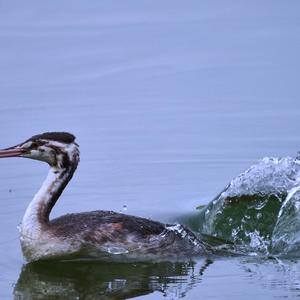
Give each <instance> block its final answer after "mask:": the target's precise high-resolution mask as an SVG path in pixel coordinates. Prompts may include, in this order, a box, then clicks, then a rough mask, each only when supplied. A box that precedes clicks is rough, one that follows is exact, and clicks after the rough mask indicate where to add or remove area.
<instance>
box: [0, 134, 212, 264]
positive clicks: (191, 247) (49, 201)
mask: <svg viewBox="0 0 300 300" xmlns="http://www.w3.org/2000/svg"><path fill="white" fill-rule="evenodd" d="M6 157H23V158H30V159H34V160H39V161H42V162H46V163H48V165H49V167H50V170H49V173H48V175H47V177H46V179H45V181H44V182H43V184H42V186H41V187H40V189H39V190H38V192H37V193H36V194H35V196H34V197H33V199H32V200H31V202H30V203H29V205H28V207H27V209H26V211H25V214H24V217H23V219H22V222H21V224H20V226H19V231H20V242H21V248H22V252H23V256H24V258H25V259H26V260H27V261H28V262H34V261H40V260H62V261H64V260H85V259H95V260H100V261H117V262H120V261H121V262H123V261H144V260H153V259H155V260H157V259H158V260H159V259H161V260H169V259H178V258H183V257H184V258H186V257H192V256H207V255H209V253H210V247H209V245H208V244H206V243H205V242H204V241H202V240H201V239H199V238H198V237H197V236H196V235H195V234H194V233H193V232H192V231H191V230H190V229H188V228H187V227H186V226H184V225H181V224H164V223H161V222H159V221H154V220H151V219H147V218H142V217H136V216H131V215H127V214H124V213H117V212H113V211H103V210H97V211H91V212H81V213H70V214H66V215H63V216H61V217H58V218H54V219H50V212H51V210H52V208H53V207H54V205H55V204H56V202H57V200H58V199H59V197H60V196H61V194H62V192H63V191H64V189H65V187H66V186H67V184H68V183H69V181H70V180H71V178H72V176H73V174H74V172H75V170H76V168H77V166H78V163H79V145H78V144H77V143H76V141H75V136H74V135H73V134H71V133H68V132H45V133H42V134H38V135H34V136H32V137H31V138H29V139H27V140H26V141H25V142H22V143H20V144H18V145H16V146H13V147H9V148H6V149H3V150H0V158H6Z"/></svg>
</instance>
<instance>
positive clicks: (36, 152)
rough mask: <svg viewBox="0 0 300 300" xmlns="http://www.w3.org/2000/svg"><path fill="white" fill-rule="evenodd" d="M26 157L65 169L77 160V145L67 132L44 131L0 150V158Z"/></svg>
mask: <svg viewBox="0 0 300 300" xmlns="http://www.w3.org/2000/svg"><path fill="white" fill-rule="evenodd" d="M3 157H26V158H31V159H35V160H40V161H44V162H47V163H48V164H49V165H50V166H51V167H55V168H60V169H65V168H68V167H69V166H71V165H72V164H73V165H74V164H76V166H77V164H78V162H79V146H78V144H77V143H76V142H75V136H74V135H73V134H71V133H67V132H45V133H42V134H38V135H34V136H32V137H31V138H29V139H28V140H26V141H25V142H23V143H20V144H18V145H16V146H13V147H9V148H6V149H3V150H0V158H3Z"/></svg>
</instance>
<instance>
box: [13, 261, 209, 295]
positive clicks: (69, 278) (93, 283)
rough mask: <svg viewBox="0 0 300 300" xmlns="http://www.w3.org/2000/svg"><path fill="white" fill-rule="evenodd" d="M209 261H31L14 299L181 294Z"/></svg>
mask: <svg viewBox="0 0 300 300" xmlns="http://www.w3.org/2000/svg"><path fill="white" fill-rule="evenodd" d="M210 264H212V261H211V260H209V259H204V260H200V261H198V262H197V263H195V262H192V261H189V262H160V263H135V264H132V263H100V262H92V261H90V262H86V261H85V262H79V261H78V262H39V263H31V264H27V265H24V266H23V268H22V271H21V274H20V277H19V279H18V282H17V283H16V285H15V288H14V299H15V300H16V299H17V300H25V299H128V298H133V297H137V296H142V295H147V294H150V293H153V292H155V291H157V292H161V293H162V294H163V296H166V297H168V298H172V299H174V298H175V299H176V298H183V297H184V296H185V295H186V294H187V293H188V292H189V291H190V290H191V289H192V288H193V287H195V286H196V285H197V284H198V283H199V282H200V281H201V277H202V275H203V274H204V272H205V270H206V269H207V267H208V266H209V265H210Z"/></svg>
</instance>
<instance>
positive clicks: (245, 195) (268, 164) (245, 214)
mask: <svg viewBox="0 0 300 300" xmlns="http://www.w3.org/2000/svg"><path fill="white" fill-rule="evenodd" d="M299 155H300V154H298V156H297V157H296V159H293V158H290V157H284V158H269V157H266V158H263V159H262V160H260V161H259V162H258V163H257V164H255V165H253V166H251V167H250V168H249V169H248V170H246V171H245V172H243V173H242V174H240V175H239V176H237V177H236V178H234V179H233V180H232V181H231V182H230V183H229V185H228V186H227V187H226V188H225V189H224V190H223V191H222V192H221V193H220V194H219V195H218V196H217V197H216V198H215V199H213V200H212V201H211V202H210V203H209V204H208V205H207V206H206V207H205V208H203V209H202V210H201V222H200V226H199V228H198V230H199V231H200V232H201V233H204V234H207V235H212V236H215V237H218V238H222V239H225V240H229V241H231V242H234V243H236V244H239V245H247V247H248V248H249V251H257V252H260V253H264V254H269V253H272V252H273V251H274V252H276V253H282V251H283V252H286V253H291V251H294V252H295V249H294V248H295V247H296V251H297V250H299V246H297V245H298V244H300V234H298V233H299V232H300V212H299V209H300V158H299V157H300V156H299ZM291 245H293V246H291ZM275 250H276V251H275ZM298 252H299V251H298Z"/></svg>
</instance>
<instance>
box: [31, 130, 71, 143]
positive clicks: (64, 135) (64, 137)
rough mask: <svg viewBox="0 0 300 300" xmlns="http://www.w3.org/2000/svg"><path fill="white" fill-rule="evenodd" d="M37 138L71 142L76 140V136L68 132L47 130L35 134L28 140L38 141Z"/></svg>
mask: <svg viewBox="0 0 300 300" xmlns="http://www.w3.org/2000/svg"><path fill="white" fill-rule="evenodd" d="M36 140H52V141H57V142H62V143H66V144H70V143H73V142H74V141H75V136H74V135H73V134H71V133H68V132H45V133H42V134H38V135H34V136H33V137H31V138H30V139H29V140H28V141H36Z"/></svg>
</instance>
